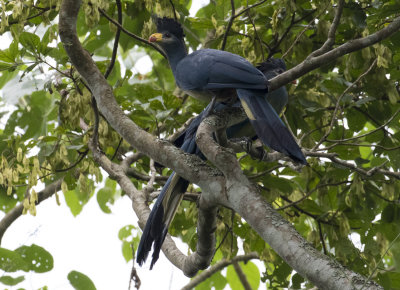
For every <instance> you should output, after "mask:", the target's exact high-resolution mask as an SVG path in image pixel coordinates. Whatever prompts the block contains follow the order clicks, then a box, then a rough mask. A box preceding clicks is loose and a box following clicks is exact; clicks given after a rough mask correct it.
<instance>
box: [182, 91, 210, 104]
mask: <svg viewBox="0 0 400 290" xmlns="http://www.w3.org/2000/svg"><path fill="white" fill-rule="evenodd" d="M184 92H185V93H186V94H188V95H189V96H192V97H193V98H196V99H198V100H200V101H203V102H209V101H211V99H212V97H213V94H212V93H211V92H209V91H196V90H184Z"/></svg>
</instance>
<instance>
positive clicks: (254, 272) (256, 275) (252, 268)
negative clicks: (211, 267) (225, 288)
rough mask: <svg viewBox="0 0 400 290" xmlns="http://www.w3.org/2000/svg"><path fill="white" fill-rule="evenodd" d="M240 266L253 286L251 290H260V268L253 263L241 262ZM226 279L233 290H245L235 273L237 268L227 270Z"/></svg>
mask: <svg viewBox="0 0 400 290" xmlns="http://www.w3.org/2000/svg"><path fill="white" fill-rule="evenodd" d="M239 266H240V267H241V268H242V271H243V273H244V274H245V276H246V279H247V281H248V282H249V284H250V286H251V289H258V286H259V285H260V279H261V276H260V270H259V269H258V267H257V266H256V265H255V264H254V263H252V262H247V263H246V264H244V263H243V262H240V263H239ZM226 279H227V280H228V283H229V286H230V287H231V289H244V287H243V285H242V283H241V282H240V279H239V277H238V275H237V273H236V271H235V268H234V267H233V266H232V265H231V266H229V267H228V269H227V273H226Z"/></svg>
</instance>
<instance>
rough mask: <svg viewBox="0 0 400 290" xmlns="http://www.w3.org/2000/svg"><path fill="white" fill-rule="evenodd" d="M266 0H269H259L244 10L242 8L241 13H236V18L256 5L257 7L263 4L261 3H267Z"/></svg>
mask: <svg viewBox="0 0 400 290" xmlns="http://www.w3.org/2000/svg"><path fill="white" fill-rule="evenodd" d="M265 2H267V0H263V1H260V2H258V3H255V4H253V5H251V6H247V7H246V8H245V9H243V10H241V11H240V12H239V13H237V14H236V15H235V17H234V18H237V17H239V16H240V15H242V14H243V13H246V12H247V11H249V10H250V9H252V8H254V7H257V6H259V5H261V4H263V3H265Z"/></svg>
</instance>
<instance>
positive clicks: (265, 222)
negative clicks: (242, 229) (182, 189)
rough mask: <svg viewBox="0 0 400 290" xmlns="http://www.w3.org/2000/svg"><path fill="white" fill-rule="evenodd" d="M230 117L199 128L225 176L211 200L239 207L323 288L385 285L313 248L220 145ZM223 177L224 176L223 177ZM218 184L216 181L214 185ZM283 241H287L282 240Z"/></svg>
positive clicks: (269, 240) (299, 269)
mask: <svg viewBox="0 0 400 290" xmlns="http://www.w3.org/2000/svg"><path fill="white" fill-rule="evenodd" d="M228 122H229V118H222V117H217V116H216V115H212V116H209V117H207V118H206V119H205V120H204V121H203V122H202V123H201V124H200V126H199V128H198V130H197V139H196V142H197V145H198V146H199V148H200V150H201V151H202V152H203V154H204V155H205V156H206V158H207V159H208V160H209V161H210V162H212V163H213V164H214V165H215V166H216V167H217V168H218V169H220V170H221V171H222V172H223V174H224V176H225V178H226V179H225V181H224V182H225V183H224V184H218V186H219V187H220V188H221V190H222V192H221V193H219V194H215V193H214V194H213V195H211V194H210V192H209V191H207V192H203V193H202V195H201V199H206V200H211V201H214V202H217V203H219V204H222V205H224V206H226V207H228V208H231V209H233V210H234V211H236V212H237V213H238V214H239V215H240V216H241V217H242V218H243V219H244V220H246V222H247V223H248V224H249V225H250V226H251V227H252V228H253V229H254V230H255V231H256V232H257V233H258V234H259V235H260V236H261V238H262V239H263V240H264V241H266V242H267V243H268V244H269V245H270V246H271V248H272V249H274V250H275V251H276V252H277V253H278V255H279V256H281V257H282V259H283V260H285V261H286V262H287V263H288V264H289V265H290V266H291V267H292V268H293V269H294V270H295V271H297V272H298V273H299V274H300V275H302V276H303V277H305V278H306V279H308V280H310V281H311V282H312V283H313V284H314V285H316V286H318V287H321V288H323V289H361V288H362V287H365V286H367V287H369V289H382V288H381V287H380V286H378V285H377V284H376V283H374V282H371V281H367V279H366V278H365V277H362V276H361V275H359V274H357V273H354V272H352V271H350V270H348V269H346V268H344V267H343V266H341V265H340V264H338V263H337V262H336V261H334V260H332V259H331V258H329V257H327V256H325V255H323V254H321V253H320V252H319V251H317V250H316V249H314V248H313V247H312V246H311V245H310V244H309V243H308V242H307V241H306V240H305V239H304V238H303V237H301V236H300V235H299V234H298V232H297V231H296V230H295V229H294V228H293V226H292V225H291V224H290V223H289V222H287V221H286V220H285V219H284V218H283V217H282V216H281V215H280V214H278V213H277V211H276V210H274V209H273V208H272V207H271V205H269V204H268V203H267V202H266V201H265V200H264V199H263V198H262V197H261V196H260V194H259V193H258V190H257V187H256V186H255V185H254V184H252V183H250V182H249V180H248V179H247V178H246V176H244V174H243V172H242V171H241V168H240V165H239V164H238V162H237V159H236V156H235V155H234V154H232V152H230V151H228V150H226V149H225V148H223V147H221V146H219V145H218V144H217V143H216V142H215V141H214V139H213V137H212V133H213V132H215V131H217V130H218V129H220V128H223V127H226V126H229V124H228ZM222 181H223V180H222ZM216 187H217V186H216V185H214V188H216ZM283 241H284V242H283Z"/></svg>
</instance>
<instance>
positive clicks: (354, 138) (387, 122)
mask: <svg viewBox="0 0 400 290" xmlns="http://www.w3.org/2000/svg"><path fill="white" fill-rule="evenodd" d="M398 113H400V109H398V110H397V111H396V112H395V113H394V114H393V116H391V117H390V118H389V120H387V121H386V123H385V124H383V125H381V126H379V127H378V128H376V129H374V130H372V131H370V132H367V133H365V134H361V135H358V136H354V137H350V138H346V139H341V140H329V142H346V141H350V140H356V139H359V138H362V137H365V136H368V135H371V134H373V133H375V132H376V131H379V130H381V129H382V128H384V127H386V126H387V125H388V124H389V123H390V122H392V121H393V119H394V118H395V117H396V116H397V114H398ZM327 140H328V139H327Z"/></svg>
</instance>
